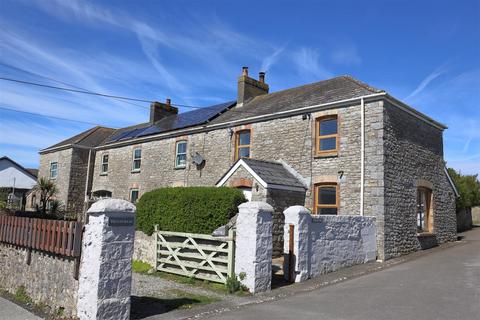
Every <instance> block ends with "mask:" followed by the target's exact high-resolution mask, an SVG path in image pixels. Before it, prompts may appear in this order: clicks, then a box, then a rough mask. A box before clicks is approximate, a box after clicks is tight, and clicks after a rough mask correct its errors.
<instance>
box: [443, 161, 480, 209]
mask: <svg viewBox="0 0 480 320" xmlns="http://www.w3.org/2000/svg"><path fill="white" fill-rule="evenodd" d="M448 174H449V175H450V177H451V178H452V180H453V183H455V186H456V187H457V190H458V193H459V194H460V196H459V197H458V198H457V202H456V204H457V211H458V210H460V209H463V208H471V207H475V206H478V205H480V181H479V180H478V175H476V174H475V175H463V174H461V173H460V172H457V171H455V169H452V168H448Z"/></svg>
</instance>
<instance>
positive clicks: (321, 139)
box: [315, 115, 339, 155]
mask: <svg viewBox="0 0 480 320" xmlns="http://www.w3.org/2000/svg"><path fill="white" fill-rule="evenodd" d="M315 132H316V134H315V135H316V142H315V143H316V146H315V150H316V154H317V155H322V154H332V153H336V152H338V143H339V139H338V117H337V116H336V115H334V116H326V117H321V118H318V119H317V121H316V128H315Z"/></svg>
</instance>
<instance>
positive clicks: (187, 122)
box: [108, 101, 235, 143]
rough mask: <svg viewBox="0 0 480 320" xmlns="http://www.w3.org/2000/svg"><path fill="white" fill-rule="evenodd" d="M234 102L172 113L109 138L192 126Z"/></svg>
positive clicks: (112, 139) (115, 138) (140, 135)
mask: <svg viewBox="0 0 480 320" xmlns="http://www.w3.org/2000/svg"><path fill="white" fill-rule="evenodd" d="M234 104H235V101H229V102H225V103H221V104H217V105H214V106H210V107H205V108H201V109H196V110H193V111H189V112H184V113H180V114H178V115H172V116H169V117H166V118H163V119H161V120H159V121H157V122H156V123H155V124H152V125H150V126H145V127H143V128H137V129H131V130H126V131H122V132H119V133H118V134H115V135H113V136H112V137H111V138H110V139H109V140H108V143H110V142H116V141H121V140H127V139H133V138H136V137H144V136H148V135H151V134H156V133H161V132H166V131H171V130H176V129H182V128H187V127H192V126H195V125H199V124H202V123H206V122H207V121H209V120H211V119H213V118H214V117H215V116H217V115H218V114H220V113H221V112H223V111H225V110H227V109H228V108H230V107H232V106H233V105H234Z"/></svg>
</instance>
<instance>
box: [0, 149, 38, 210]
mask: <svg viewBox="0 0 480 320" xmlns="http://www.w3.org/2000/svg"><path fill="white" fill-rule="evenodd" d="M35 171H36V170H33V169H25V168H24V167H23V166H21V165H20V164H18V163H16V162H15V161H13V160H12V159H10V158H9V157H5V156H3V157H1V158H0V188H2V189H3V188H5V189H7V191H8V194H9V200H11V201H16V202H19V205H20V206H21V207H23V205H24V201H23V198H24V197H25V194H26V192H27V191H29V190H30V189H32V188H33V187H34V186H35V185H36V184H37V177H36V175H35ZM0 200H3V199H0Z"/></svg>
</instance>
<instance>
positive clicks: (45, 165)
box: [30, 148, 89, 213]
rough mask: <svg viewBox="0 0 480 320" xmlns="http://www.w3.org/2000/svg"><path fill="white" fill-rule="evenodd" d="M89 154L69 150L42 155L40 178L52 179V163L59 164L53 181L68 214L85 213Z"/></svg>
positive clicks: (79, 150) (83, 150) (58, 197)
mask: <svg viewBox="0 0 480 320" xmlns="http://www.w3.org/2000/svg"><path fill="white" fill-rule="evenodd" d="M88 152H89V150H87V149H80V148H68V149H65V150H60V151H55V152H49V153H44V154H41V155H40V167H39V172H38V176H39V177H45V178H47V179H50V163H52V162H57V163H58V176H57V178H56V179H53V181H54V182H55V185H56V186H57V188H58V195H57V196H56V198H57V199H58V200H60V201H61V202H62V208H63V209H65V210H67V211H68V212H75V213H81V212H83V208H84V202H85V183H86V179H87V167H88ZM36 198H37V202H39V201H40V197H39V196H38V195H37V196H36ZM30 201H31V200H30Z"/></svg>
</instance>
